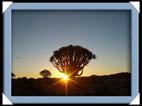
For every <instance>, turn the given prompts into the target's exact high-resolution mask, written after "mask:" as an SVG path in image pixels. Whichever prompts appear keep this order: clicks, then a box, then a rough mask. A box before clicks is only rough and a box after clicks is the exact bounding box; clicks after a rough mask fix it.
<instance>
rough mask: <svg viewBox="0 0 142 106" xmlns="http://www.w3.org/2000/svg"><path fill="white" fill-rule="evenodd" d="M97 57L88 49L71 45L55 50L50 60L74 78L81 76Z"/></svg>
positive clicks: (61, 70)
mask: <svg viewBox="0 0 142 106" xmlns="http://www.w3.org/2000/svg"><path fill="white" fill-rule="evenodd" d="M95 58H96V56H95V54H92V52H90V51H89V50H88V49H86V48H83V47H81V46H73V45H69V46H66V47H62V48H59V50H56V51H54V53H53V56H52V57H50V61H51V62H52V64H53V65H54V67H56V68H57V69H58V70H59V71H60V72H62V73H64V74H66V75H68V76H69V77H70V78H71V79H74V78H75V76H81V75H82V73H83V68H84V67H85V66H86V65H87V64H88V63H89V61H90V60H91V59H95Z"/></svg>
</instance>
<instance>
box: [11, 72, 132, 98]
mask: <svg viewBox="0 0 142 106" xmlns="http://www.w3.org/2000/svg"><path fill="white" fill-rule="evenodd" d="M61 80H62V79H61V78H47V79H43V78H39V79H33V78H30V79H26V78H19V79H12V95H14V96H51V95H52V96H66V95H68V96H130V95H131V74H130V73H118V74H113V75H105V76H96V75H92V76H90V77H77V78H76V80H75V82H73V81H71V80H70V81H68V85H67V86H68V89H65V88H66V85H65V83H64V82H63V81H61ZM57 82H58V83H57Z"/></svg>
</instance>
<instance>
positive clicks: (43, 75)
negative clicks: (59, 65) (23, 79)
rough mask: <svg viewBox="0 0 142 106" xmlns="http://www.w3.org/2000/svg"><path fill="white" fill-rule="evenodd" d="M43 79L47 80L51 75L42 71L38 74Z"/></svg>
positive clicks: (47, 71)
mask: <svg viewBox="0 0 142 106" xmlns="http://www.w3.org/2000/svg"><path fill="white" fill-rule="evenodd" d="M39 74H40V75H41V76H42V77H43V78H49V77H50V76H51V75H52V74H51V72H50V71H49V70H43V71H41V72H40V73H39Z"/></svg>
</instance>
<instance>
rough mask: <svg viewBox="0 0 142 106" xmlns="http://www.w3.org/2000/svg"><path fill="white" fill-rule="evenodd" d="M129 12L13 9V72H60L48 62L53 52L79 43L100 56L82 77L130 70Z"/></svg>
mask: <svg viewBox="0 0 142 106" xmlns="http://www.w3.org/2000/svg"><path fill="white" fill-rule="evenodd" d="M130 15H131V14H130V11H124V10H123V11H108V10H107V11H106V10H104V11H102V10H97V11H95V10H92V11H81V10H78V11H73V10H70V11H69V10H68V11H66V10H64V11H63V10H50V11H49V10H48V11H26V10H18V11H16V10H15V11H12V72H13V73H15V74H16V76H17V77H24V76H26V77H34V78H37V77H41V76H40V75H39V72H40V71H42V70H44V69H48V70H50V71H51V73H52V77H61V73H60V72H59V71H58V70H57V69H56V68H55V67H54V66H53V65H52V63H51V62H50V61H49V59H50V57H51V56H52V55H53V51H55V50H58V49H59V48H60V47H63V46H67V45H70V44H72V45H80V46H82V47H85V48H87V49H89V50H90V51H91V52H92V53H94V54H95V55H96V56H97V58H96V60H93V59H92V60H91V61H90V62H89V64H88V65H87V66H85V68H84V73H83V75H82V76H91V75H108V74H115V73H120V72H130V70H131V69H130V63H131V62H130V61H131V60H130V36H131V30H130V29H131V27H130V25H131V23H130V22H131V18H130Z"/></svg>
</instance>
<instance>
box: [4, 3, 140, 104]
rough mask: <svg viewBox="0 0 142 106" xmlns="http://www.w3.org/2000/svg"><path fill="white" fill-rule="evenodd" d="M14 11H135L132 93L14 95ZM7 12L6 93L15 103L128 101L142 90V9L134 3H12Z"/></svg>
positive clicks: (132, 43) (132, 39) (5, 46)
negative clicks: (141, 48) (141, 47)
mask: <svg viewBox="0 0 142 106" xmlns="http://www.w3.org/2000/svg"><path fill="white" fill-rule="evenodd" d="M12 10H130V11H131V60H132V61H131V63H132V64H131V69H132V70H131V96H12V95H11V49H12V48H11V14H12ZM3 15H4V94H5V95H6V96H7V97H8V99H9V100H10V101H11V102H12V103H20V104H22V103H23V104H26V103H28V104H30V103H36V104H42V103H44V104H46V103H51V104H52V103H53V104H59V103H62V104H63V103H75V104H77V103H83V104H85V103H87V104H88V103H89V104H90V103H93V104H94V103H97V104H98V103H101V104H102V103H103V104H105V103H120V104H123V103H127V104H129V103H130V102H131V101H132V100H133V99H134V98H135V97H136V96H137V94H138V93H139V91H138V88H139V81H138V79H139V72H138V70H139V69H138V56H139V55H138V39H139V38H138V35H139V33H138V31H139V27H138V22H139V12H138V11H137V10H136V8H135V7H133V6H132V5H131V4H130V3H12V5H10V6H9V7H8V9H7V10H6V11H5V12H4V13H3Z"/></svg>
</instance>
